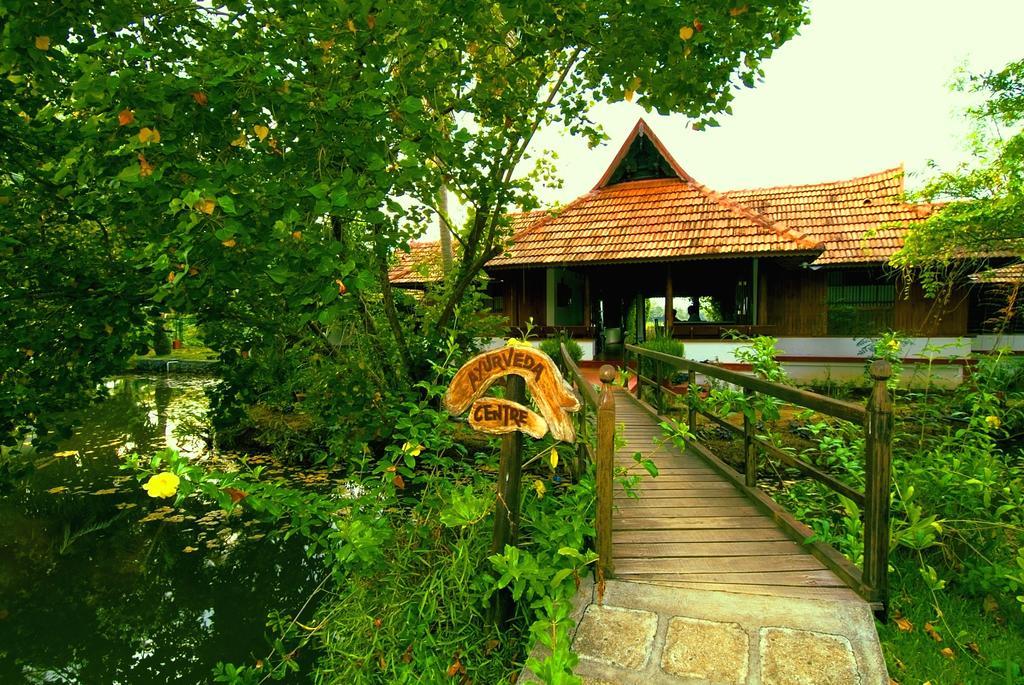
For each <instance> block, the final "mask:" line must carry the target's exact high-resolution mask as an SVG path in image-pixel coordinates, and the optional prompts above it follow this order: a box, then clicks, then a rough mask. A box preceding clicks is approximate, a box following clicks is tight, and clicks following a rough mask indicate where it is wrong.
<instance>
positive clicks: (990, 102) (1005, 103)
mask: <svg viewBox="0 0 1024 685" xmlns="http://www.w3.org/2000/svg"><path fill="white" fill-rule="evenodd" d="M957 88H958V89H960V90H962V91H969V92H971V93H974V94H977V95H981V96H984V97H985V101H984V103H982V104H980V105H978V106H976V107H973V108H971V109H969V110H968V117H969V119H970V121H971V123H972V126H973V131H972V133H971V136H970V139H969V142H970V145H971V152H972V159H971V160H970V161H968V162H965V163H963V164H961V165H960V166H958V167H956V168H954V169H952V170H948V171H944V172H941V173H939V174H938V175H937V176H935V178H933V179H932V180H931V181H929V182H928V184H927V185H926V186H925V187H924V189H923V190H922V191H921V192H920V196H921V197H922V198H923V199H925V200H927V201H930V202H940V201H949V203H948V204H946V205H945V206H944V207H942V208H941V211H938V212H935V213H933V214H932V215H931V216H930V217H929V218H928V219H927V220H925V221H923V222H920V223H916V224H914V225H913V226H912V228H911V230H910V232H909V233H908V234H907V237H906V242H905V245H904V247H903V249H902V250H900V251H899V252H898V253H897V254H896V255H894V256H893V258H892V263H893V265H894V266H897V267H900V268H902V269H904V270H915V271H916V270H920V272H921V273H922V277H923V281H924V283H925V285H926V286H927V287H928V289H929V290H930V291H931V292H933V293H936V292H939V291H941V290H942V288H943V286H948V285H949V284H951V283H955V282H957V281H958V280H960V281H962V278H963V276H964V275H965V273H964V272H965V271H966V272H968V273H970V272H973V271H976V270H978V268H979V261H980V260H983V259H985V258H988V257H1007V256H1015V257H1020V256H1021V255H1024V130H1022V127H1021V123H1022V122H1024V60H1021V61H1017V62H1012V63H1010V64H1008V65H1007V66H1006V67H1005V68H1003V69H1002V70H1000V71H998V72H989V73H986V74H981V75H973V76H969V77H966V78H964V79H961V80H960V81H959V82H958V83H957Z"/></svg>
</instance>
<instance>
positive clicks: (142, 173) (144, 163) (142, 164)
mask: <svg viewBox="0 0 1024 685" xmlns="http://www.w3.org/2000/svg"><path fill="white" fill-rule="evenodd" d="M152 174H153V165H152V164H150V163H149V161H148V160H147V159H146V156H145V155H143V154H141V153H140V154H139V177H140V178H146V177H147V176H151V175H152Z"/></svg>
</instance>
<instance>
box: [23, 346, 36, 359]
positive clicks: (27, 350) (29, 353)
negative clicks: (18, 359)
mask: <svg viewBox="0 0 1024 685" xmlns="http://www.w3.org/2000/svg"><path fill="white" fill-rule="evenodd" d="M22 352H24V353H25V356H26V357H31V356H33V355H35V353H36V352H35V350H33V349H32V348H31V347H26V348H25V349H23V350H22Z"/></svg>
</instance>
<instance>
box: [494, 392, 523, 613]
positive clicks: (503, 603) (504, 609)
mask: <svg viewBox="0 0 1024 685" xmlns="http://www.w3.org/2000/svg"><path fill="white" fill-rule="evenodd" d="M505 399H507V400H511V401H513V402H519V403H520V404H521V403H523V402H525V401H526V382H525V381H524V380H523V379H522V378H521V377H519V376H516V375H509V376H506V377H505ZM522 458H523V434H522V433H520V432H519V431H513V432H512V433H506V434H505V435H504V436H502V438H501V460H500V461H499V463H498V502H497V505H496V506H495V509H494V534H493V536H492V537H491V554H504V552H505V545H512V546H513V547H514V546H516V544H518V542H519V501H520V499H521V497H520V483H521V481H522ZM491 611H492V617H493V618H494V622H495V623H496V624H498V625H504V624H505V623H506V622H507V621H509V620H510V619H511V618H512V615H513V613H514V604H513V602H512V594H511V593H510V592H509V591H508V590H507V589H505V590H501V591H499V592H497V593H495V595H494V604H493V605H492V607H491Z"/></svg>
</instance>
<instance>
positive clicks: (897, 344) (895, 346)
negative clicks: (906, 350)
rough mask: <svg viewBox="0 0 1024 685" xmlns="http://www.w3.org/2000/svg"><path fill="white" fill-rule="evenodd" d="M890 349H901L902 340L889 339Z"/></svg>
mask: <svg viewBox="0 0 1024 685" xmlns="http://www.w3.org/2000/svg"><path fill="white" fill-rule="evenodd" d="M889 349H890V350H898V349H900V341H899V340H890V341H889Z"/></svg>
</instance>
